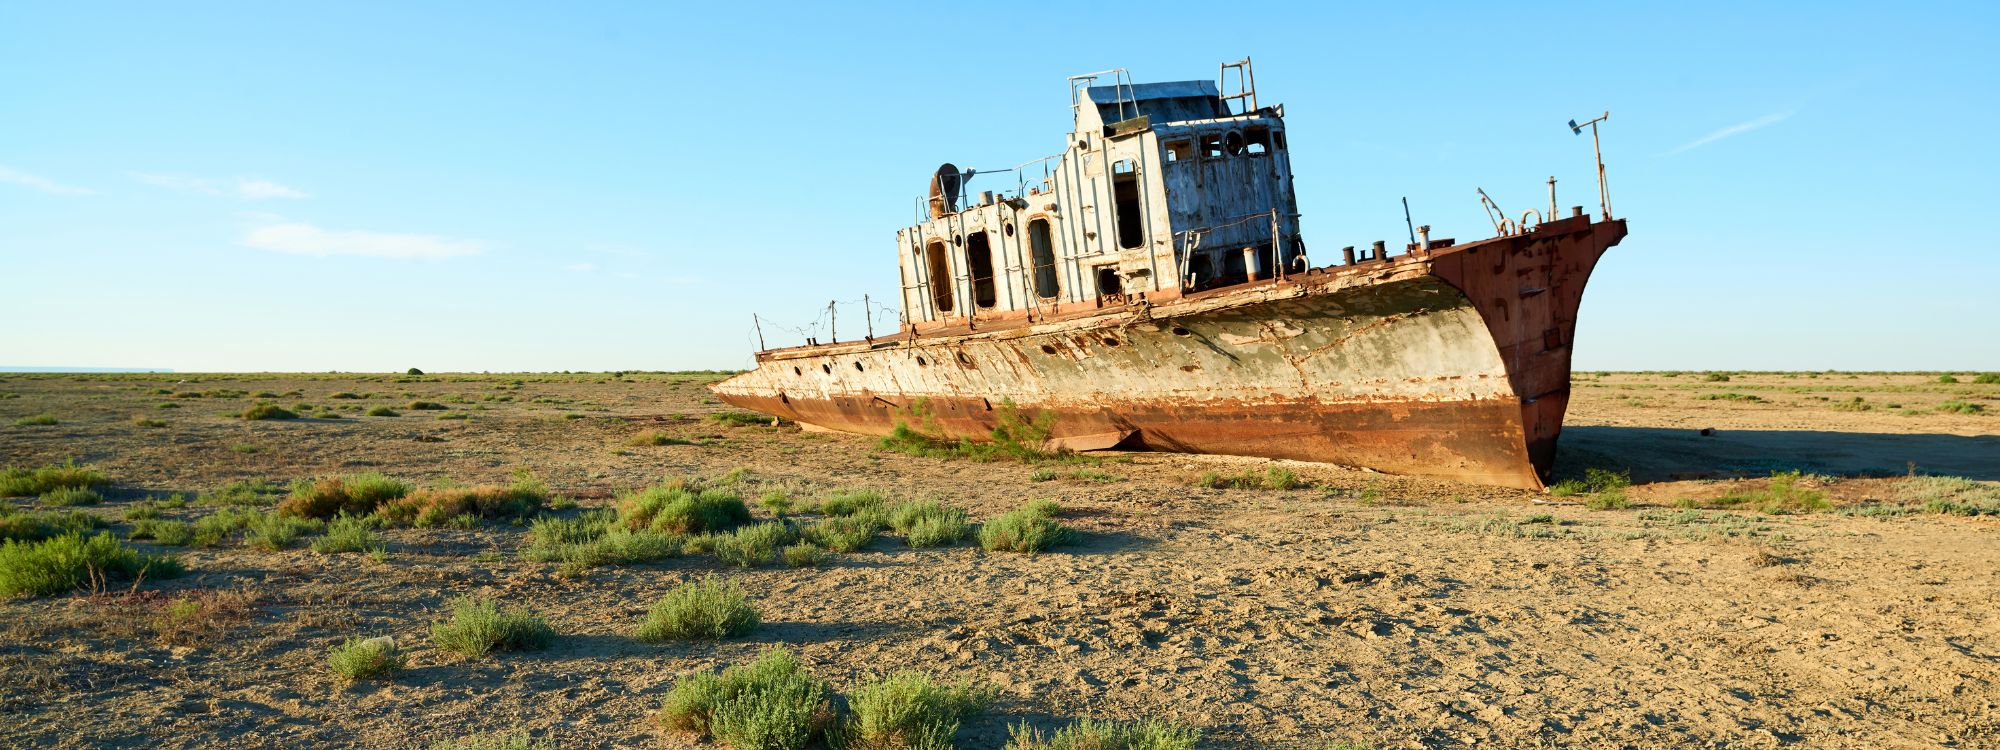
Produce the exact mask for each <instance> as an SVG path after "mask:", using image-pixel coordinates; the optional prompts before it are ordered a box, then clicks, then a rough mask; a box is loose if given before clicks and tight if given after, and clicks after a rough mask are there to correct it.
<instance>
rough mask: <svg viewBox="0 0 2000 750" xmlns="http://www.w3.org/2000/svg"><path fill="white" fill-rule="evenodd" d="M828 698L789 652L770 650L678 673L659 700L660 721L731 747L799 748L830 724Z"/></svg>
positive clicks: (829, 693) (759, 749) (737, 749)
mask: <svg viewBox="0 0 2000 750" xmlns="http://www.w3.org/2000/svg"><path fill="white" fill-rule="evenodd" d="M832 697H833V694H832V691H830V690H828V689H827V687H826V684H825V683H822V682H820V681H818V680H815V679H813V678H812V676H811V675H808V674H806V673H805V670H803V669H801V668H800V667H799V662H798V659H797V658H796V657H793V656H792V653H791V652H790V651H786V650H784V649H772V650H770V651H766V652H764V654H763V655H762V656H759V657H758V658H757V660H756V661H754V662H751V663H749V664H746V665H741V666H735V667H730V668H728V669H725V670H723V671H722V674H720V675H717V674H714V673H712V672H698V673H695V674H691V675H688V676H686V677H683V678H681V679H680V680H679V681H677V682H675V683H674V687H673V689H672V690H671V691H669V692H668V693H667V697H666V699H665V700H663V701H662V702H661V705H660V720H661V722H662V723H664V724H666V726H667V727H668V728H669V729H676V730H680V731H685V732H693V733H696V734H707V735H713V736H714V737H715V738H716V739H718V740H721V741H722V742H725V743H728V745H729V746H730V747H731V748H734V750H801V749H802V748H805V747H806V746H807V744H808V743H810V742H812V741H813V739H814V738H816V737H818V736H820V735H822V734H823V733H824V732H825V731H826V729H827V728H828V726H829V725H830V724H831V721H832V717H833V708H832Z"/></svg>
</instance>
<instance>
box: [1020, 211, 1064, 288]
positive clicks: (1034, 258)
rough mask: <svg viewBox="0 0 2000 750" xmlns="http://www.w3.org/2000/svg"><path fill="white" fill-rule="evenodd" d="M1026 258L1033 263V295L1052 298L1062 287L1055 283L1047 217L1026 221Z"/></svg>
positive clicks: (1052, 247)
mask: <svg viewBox="0 0 2000 750" xmlns="http://www.w3.org/2000/svg"><path fill="white" fill-rule="evenodd" d="M1028 258H1029V260H1030V261H1031V262H1033V263H1034V265H1035V296H1037V297H1040V298H1042V299H1054V298H1055V296H1056V295H1057V294H1059V293H1061V292H1062V288H1061V287H1060V286H1058V285H1057V283H1056V248H1055V242H1054V238H1053V237H1051V236H1050V235H1049V220H1048V219H1035V220H1034V221H1030V222H1028Z"/></svg>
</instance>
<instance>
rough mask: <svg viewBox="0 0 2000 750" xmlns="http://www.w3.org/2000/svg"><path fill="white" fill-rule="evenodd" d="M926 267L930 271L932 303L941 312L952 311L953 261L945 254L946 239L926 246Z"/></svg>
mask: <svg viewBox="0 0 2000 750" xmlns="http://www.w3.org/2000/svg"><path fill="white" fill-rule="evenodd" d="M924 267H925V268H926V269H928V270H929V271H930V273H929V278H930V282H931V304H932V305H934V306H936V307H937V311H938V312H940V313H948V312H951V287H952V279H951V261H949V260H948V259H946V257H945V254H944V240H931V241H930V244H927V245H925V246H924Z"/></svg>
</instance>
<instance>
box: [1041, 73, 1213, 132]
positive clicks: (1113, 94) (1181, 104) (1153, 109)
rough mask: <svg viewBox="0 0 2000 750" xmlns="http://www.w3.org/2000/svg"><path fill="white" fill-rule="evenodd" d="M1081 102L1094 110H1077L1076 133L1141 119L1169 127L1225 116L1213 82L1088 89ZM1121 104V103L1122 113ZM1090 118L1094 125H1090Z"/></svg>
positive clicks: (1146, 84)
mask: <svg viewBox="0 0 2000 750" xmlns="http://www.w3.org/2000/svg"><path fill="white" fill-rule="evenodd" d="M1083 98H1084V100H1085V101H1088V102H1090V104H1092V105H1093V106H1091V107H1079V108H1078V112H1077V119H1078V121H1077V128H1078V129H1079V130H1084V129H1095V128H1101V127H1104V126H1105V125H1108V124H1110V123H1115V122H1121V121H1124V120H1130V119H1132V118H1135V117H1142V116H1143V117H1146V118H1148V119H1150V120H1152V121H1153V122H1154V123H1168V122H1180V121H1182V120H1206V119H1210V118H1214V117H1223V116H1226V115H1228V112H1227V111H1226V110H1225V109H1224V108H1223V105H1222V94H1221V92H1219V91H1217V90H1216V88H1215V82H1214V81H1163V82H1159V83H1135V84H1131V85H1126V86H1091V87H1089V88H1086V89H1084V90H1083ZM1120 100H1123V102H1124V104H1123V111H1122V112H1121V111H1120V104H1119V102H1120ZM1093 116H1095V119H1096V121H1095V122H1090V119H1091V118H1092V117H1093Z"/></svg>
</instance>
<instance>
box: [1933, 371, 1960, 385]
mask: <svg viewBox="0 0 2000 750" xmlns="http://www.w3.org/2000/svg"><path fill="white" fill-rule="evenodd" d="M1937 382H1940V383H1947V384H1950V383H1957V382H1958V378H1957V377H1956V376H1953V375H1952V374H1950V373H1945V374H1943V375H1939V376H1938V379H1937Z"/></svg>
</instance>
